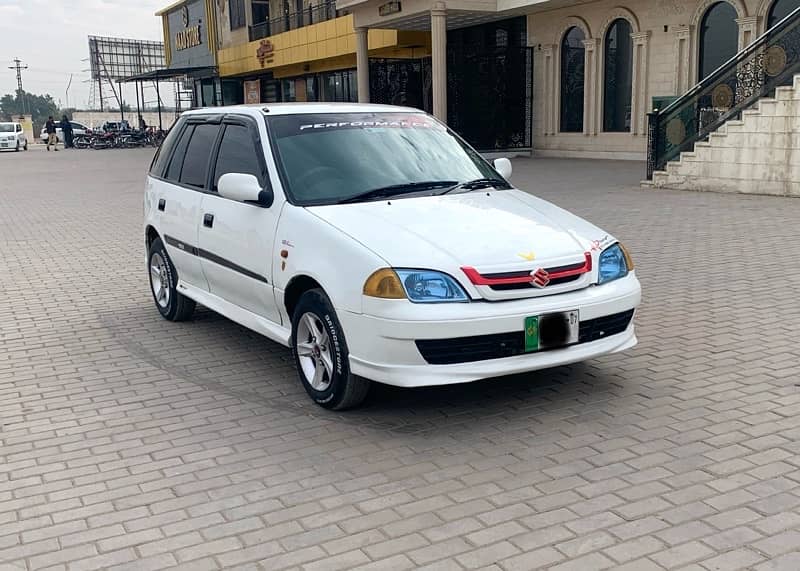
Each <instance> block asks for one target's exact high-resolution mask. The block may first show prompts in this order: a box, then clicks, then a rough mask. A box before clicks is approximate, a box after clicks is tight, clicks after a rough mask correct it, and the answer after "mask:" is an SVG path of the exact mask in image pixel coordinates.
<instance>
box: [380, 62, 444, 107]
mask: <svg viewBox="0 0 800 571" xmlns="http://www.w3.org/2000/svg"><path fill="white" fill-rule="evenodd" d="M369 97H370V101H371V102H372V103H383V104H386V105H404V106H407V107H416V108H417V109H422V110H423V111H426V112H427V113H430V112H431V111H432V109H433V91H432V88H431V60H430V59H416V60H410V59H370V60H369Z"/></svg>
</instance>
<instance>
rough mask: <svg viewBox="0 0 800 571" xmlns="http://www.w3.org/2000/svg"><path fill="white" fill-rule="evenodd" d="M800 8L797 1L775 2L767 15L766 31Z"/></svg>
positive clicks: (781, 0) (776, 0) (777, 0)
mask: <svg viewBox="0 0 800 571" xmlns="http://www.w3.org/2000/svg"><path fill="white" fill-rule="evenodd" d="M798 6H800V1H799V0H775V2H773V3H772V6H770V8H769V14H768V15H767V29H769V28H771V27H772V26H774V25H775V24H777V23H778V22H780V21H781V20H783V19H784V18H785V17H786V16H788V15H789V14H791V13H792V12H794V11H795V10H796V9H797V7H798Z"/></svg>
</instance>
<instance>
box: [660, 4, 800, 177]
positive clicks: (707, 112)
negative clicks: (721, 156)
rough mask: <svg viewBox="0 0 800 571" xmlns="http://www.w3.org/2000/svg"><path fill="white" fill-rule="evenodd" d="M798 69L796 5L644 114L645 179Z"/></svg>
mask: <svg viewBox="0 0 800 571" xmlns="http://www.w3.org/2000/svg"><path fill="white" fill-rule="evenodd" d="M798 71H800V8H797V9H796V10H794V11H793V12H792V13H791V14H789V15H788V16H786V17H785V18H784V19H783V20H781V21H780V22H778V23H777V24H776V25H775V26H773V27H772V28H770V29H769V30H767V31H766V32H765V33H764V34H763V35H762V36H760V37H759V38H758V39H757V40H756V41H755V42H753V43H752V44H750V45H749V46H748V47H747V48H745V49H744V50H742V51H740V52H739V53H738V54H736V55H735V56H734V57H732V58H731V59H730V60H728V61H727V62H726V63H724V64H723V65H722V66H720V67H719V68H718V69H717V70H716V71H714V72H713V73H711V74H710V75H709V76H708V77H706V78H705V79H704V80H703V81H701V82H700V83H698V84H697V85H695V86H694V87H693V88H692V89H691V90H689V91H688V92H687V93H686V94H685V95H683V96H681V97H679V98H678V99H676V100H675V101H674V102H673V103H671V104H670V105H669V106H667V107H666V108H665V109H663V110H656V111H653V112H652V113H649V114H648V141H647V143H648V145H647V179H648V180H650V179H652V178H653V172H654V171H656V170H663V169H664V166H665V165H666V164H667V162H669V161H671V160H673V159H674V158H676V157H677V156H678V155H679V154H680V153H682V152H684V151H688V150H691V149H692V148H693V147H694V144H695V143H696V142H697V141H700V140H704V139H706V138H707V137H708V135H709V134H711V133H713V132H714V131H716V130H717V129H718V128H719V127H720V126H721V125H722V124H723V123H725V122H726V121H728V120H730V119H736V118H739V117H740V116H741V112H742V111H743V110H744V109H747V108H748V107H750V106H752V105H753V104H754V103H755V102H756V101H758V99H759V98H761V97H764V96H766V95H768V94H770V93H772V92H773V91H774V90H775V88H776V87H778V86H781V85H788V84H791V82H792V81H793V77H794V74H795V73H797V72H798Z"/></svg>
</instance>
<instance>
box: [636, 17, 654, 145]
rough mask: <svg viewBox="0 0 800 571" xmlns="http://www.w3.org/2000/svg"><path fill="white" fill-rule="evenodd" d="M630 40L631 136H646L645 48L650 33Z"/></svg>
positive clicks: (639, 34) (641, 33) (640, 34)
mask: <svg viewBox="0 0 800 571" xmlns="http://www.w3.org/2000/svg"><path fill="white" fill-rule="evenodd" d="M631 39H632V40H633V75H632V77H631V83H632V85H633V93H632V94H631V135H646V134H647V125H646V124H645V118H646V116H647V111H649V109H648V107H649V106H650V104H649V103H648V101H647V46H648V44H649V43H650V32H649V31H647V32H640V33H638V34H631Z"/></svg>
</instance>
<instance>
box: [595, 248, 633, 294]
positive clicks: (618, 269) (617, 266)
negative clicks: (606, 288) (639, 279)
mask: <svg viewBox="0 0 800 571" xmlns="http://www.w3.org/2000/svg"><path fill="white" fill-rule="evenodd" d="M599 266H600V267H599V270H598V277H597V283H598V284H604V283H606V282H610V281H614V280H616V279H619V278H624V277H625V276H627V275H628V272H629V271H631V270H632V269H633V261H632V260H631V257H630V254H628V252H627V251H626V250H625V248H624V247H623V246H622V244H619V243H617V244H614V245H613V246H610V247H608V248H606V249H605V250H603V252H602V253H601V254H600V263H599Z"/></svg>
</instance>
